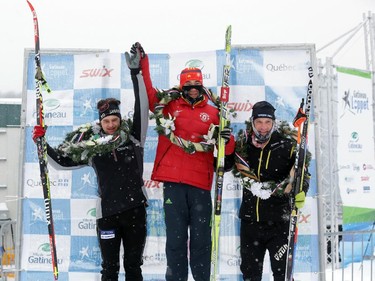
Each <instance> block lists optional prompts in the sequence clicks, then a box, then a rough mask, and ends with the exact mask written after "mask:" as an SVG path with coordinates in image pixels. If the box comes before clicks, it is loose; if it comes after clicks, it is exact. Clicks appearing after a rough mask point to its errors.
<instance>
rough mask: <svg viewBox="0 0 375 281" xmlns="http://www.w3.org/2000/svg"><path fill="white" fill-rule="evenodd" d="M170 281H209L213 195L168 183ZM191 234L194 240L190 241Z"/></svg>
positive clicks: (167, 225) (167, 276) (166, 209)
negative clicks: (189, 275) (189, 274)
mask: <svg viewBox="0 0 375 281" xmlns="http://www.w3.org/2000/svg"><path fill="white" fill-rule="evenodd" d="M164 211H165V224H166V235H167V241H166V255H167V272H166V275H165V279H166V281H187V280H188V259H189V257H188V256H189V254H190V269H191V272H192V275H193V278H194V280H195V281H209V280H210V269H211V216H212V213H211V212H212V202H211V192H210V191H208V190H203V189H201V188H197V187H194V186H191V185H186V184H181V183H171V182H165V183H164ZM189 230H190V239H189Z"/></svg>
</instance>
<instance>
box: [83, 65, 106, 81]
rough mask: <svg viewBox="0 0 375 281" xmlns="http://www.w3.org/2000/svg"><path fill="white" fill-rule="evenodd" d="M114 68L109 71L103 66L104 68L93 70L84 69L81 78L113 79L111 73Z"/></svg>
mask: <svg viewBox="0 0 375 281" xmlns="http://www.w3.org/2000/svg"><path fill="white" fill-rule="evenodd" d="M112 71H113V68H111V69H109V68H106V67H105V66H103V68H91V69H84V70H82V74H81V76H79V78H87V77H106V76H107V77H111V72H112Z"/></svg>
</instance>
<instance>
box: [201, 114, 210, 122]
mask: <svg viewBox="0 0 375 281" xmlns="http://www.w3.org/2000/svg"><path fill="white" fill-rule="evenodd" d="M199 117H200V118H201V120H202V121H203V122H207V121H208V120H210V116H209V115H208V114H207V113H205V112H202V113H201V114H200V115H199Z"/></svg>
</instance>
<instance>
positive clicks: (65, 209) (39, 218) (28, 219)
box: [22, 198, 71, 235]
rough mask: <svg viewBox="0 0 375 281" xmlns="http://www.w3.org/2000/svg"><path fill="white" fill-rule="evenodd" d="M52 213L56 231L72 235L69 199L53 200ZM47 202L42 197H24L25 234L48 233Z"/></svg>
mask: <svg viewBox="0 0 375 281" xmlns="http://www.w3.org/2000/svg"><path fill="white" fill-rule="evenodd" d="M52 207H53V208H52V215H53V220H54V223H55V225H54V228H55V233H56V234H57V235H70V234H71V230H70V218H71V215H70V206H69V200H65V199H54V200H52ZM45 209H46V208H45V203H44V200H43V199H42V198H39V199H24V200H23V206H22V217H23V223H24V224H25V225H24V226H23V232H24V233H25V234H46V235H47V234H48V231H47V219H46V213H45Z"/></svg>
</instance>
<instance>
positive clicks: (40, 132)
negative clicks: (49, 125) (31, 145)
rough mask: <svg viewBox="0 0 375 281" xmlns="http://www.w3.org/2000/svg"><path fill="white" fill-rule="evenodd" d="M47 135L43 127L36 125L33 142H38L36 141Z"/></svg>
mask: <svg viewBox="0 0 375 281" xmlns="http://www.w3.org/2000/svg"><path fill="white" fill-rule="evenodd" d="M45 134H46V129H45V128H43V127H42V126H41V125H35V127H34V130H33V141H34V142H36V140H37V139H38V138H40V137H44V135H45Z"/></svg>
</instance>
